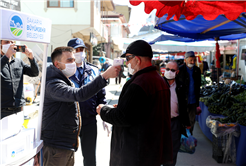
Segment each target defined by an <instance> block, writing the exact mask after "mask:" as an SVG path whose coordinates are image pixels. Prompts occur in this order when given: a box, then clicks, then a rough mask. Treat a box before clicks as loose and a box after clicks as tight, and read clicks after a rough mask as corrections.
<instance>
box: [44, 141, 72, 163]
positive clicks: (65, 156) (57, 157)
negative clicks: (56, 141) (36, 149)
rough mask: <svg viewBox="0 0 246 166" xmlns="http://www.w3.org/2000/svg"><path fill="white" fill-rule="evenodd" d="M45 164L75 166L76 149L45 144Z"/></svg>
mask: <svg viewBox="0 0 246 166" xmlns="http://www.w3.org/2000/svg"><path fill="white" fill-rule="evenodd" d="M43 153H44V154H43V155H44V158H43V163H44V166H57V165H59V166H73V165H74V151H72V150H67V149H59V148H54V147H51V146H45V145H44V146H43Z"/></svg>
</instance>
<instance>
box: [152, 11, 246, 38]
mask: <svg viewBox="0 0 246 166" xmlns="http://www.w3.org/2000/svg"><path fill="white" fill-rule="evenodd" d="M166 18H167V15H164V16H163V17H161V18H159V19H158V20H157V23H156V26H155V28H156V29H159V30H162V31H164V32H167V33H171V34H174V35H178V36H181V37H185V38H192V39H197V40H204V39H211V40H212V39H214V37H219V36H221V37H220V40H235V39H241V38H246V16H245V15H243V14H242V16H241V17H239V18H238V19H237V20H234V21H230V20H228V19H227V18H226V17H224V16H223V15H220V16H218V17H217V18H216V19H215V20H205V19H204V18H203V17H202V16H197V17H196V18H195V19H194V20H186V19H185V16H183V15H182V16H181V17H180V19H179V21H174V20H173V18H171V19H170V20H168V21H167V20H166ZM180 40H187V39H182V38H181V39H180Z"/></svg>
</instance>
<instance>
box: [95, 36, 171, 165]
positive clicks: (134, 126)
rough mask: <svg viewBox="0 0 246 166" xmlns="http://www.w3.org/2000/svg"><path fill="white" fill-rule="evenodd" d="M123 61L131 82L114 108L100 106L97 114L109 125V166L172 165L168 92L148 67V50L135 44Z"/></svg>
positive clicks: (138, 42)
mask: <svg viewBox="0 0 246 166" xmlns="http://www.w3.org/2000/svg"><path fill="white" fill-rule="evenodd" d="M121 57H125V58H126V60H127V62H126V64H127V65H128V67H129V73H130V74H132V75H133V76H132V78H131V79H130V80H129V81H127V82H126V84H125V85H124V87H123V89H122V92H121V94H120V98H119V102H118V105H115V108H112V107H109V106H104V105H102V104H100V105H99V106H98V107H97V113H98V114H100V116H101V118H102V120H104V121H106V122H108V123H110V124H112V125H113V131H112V138H111V152H110V153H111V154H110V166H115V165H118V166H126V165H131V166H150V165H151V166H160V165H161V164H164V163H171V162H172V140H171V127H170V123H171V115H170V91H169V88H168V85H167V83H166V82H165V81H164V79H163V78H162V77H161V76H160V75H159V74H158V73H157V71H156V67H155V66H152V64H151V59H152V57H153V52H152V49H151V46H150V45H149V44H148V43H147V42H145V41H143V40H137V41H134V42H133V43H131V44H130V45H129V46H128V47H127V49H126V53H124V54H123V55H122V56H121Z"/></svg>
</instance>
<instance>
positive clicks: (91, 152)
mask: <svg viewBox="0 0 246 166" xmlns="http://www.w3.org/2000/svg"><path fill="white" fill-rule="evenodd" d="M96 141H97V124H96V123H93V124H89V125H86V126H82V128H81V132H80V142H81V149H82V155H83V157H84V166H96Z"/></svg>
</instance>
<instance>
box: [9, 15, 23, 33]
mask: <svg viewBox="0 0 246 166" xmlns="http://www.w3.org/2000/svg"><path fill="white" fill-rule="evenodd" d="M10 31H11V33H12V35H13V36H14V37H20V36H21V34H22V32H23V22H22V20H21V18H20V17H19V16H17V15H14V16H12V17H11V19H10Z"/></svg>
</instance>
